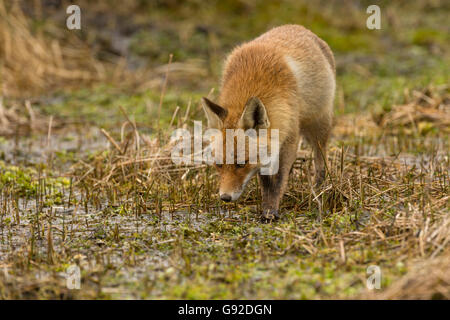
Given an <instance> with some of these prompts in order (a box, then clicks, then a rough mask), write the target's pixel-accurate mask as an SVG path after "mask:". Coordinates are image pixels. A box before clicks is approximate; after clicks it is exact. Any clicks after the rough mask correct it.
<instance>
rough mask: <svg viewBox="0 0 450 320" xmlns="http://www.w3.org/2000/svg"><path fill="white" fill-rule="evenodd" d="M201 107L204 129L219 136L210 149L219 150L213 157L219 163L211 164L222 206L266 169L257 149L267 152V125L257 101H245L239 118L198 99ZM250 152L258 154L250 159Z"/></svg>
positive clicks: (258, 100) (265, 114) (253, 98)
mask: <svg viewBox="0 0 450 320" xmlns="http://www.w3.org/2000/svg"><path fill="white" fill-rule="evenodd" d="M202 106H203V110H204V111H205V114H206V118H207V120H208V127H209V128H212V129H217V130H219V131H220V132H221V133H222V134H221V139H219V140H217V141H216V143H218V144H219V145H217V144H216V147H214V148H213V149H214V150H215V152H217V150H218V148H217V147H220V150H221V151H222V154H220V155H219V156H218V157H217V155H216V160H217V159H219V161H215V163H214V164H215V166H216V168H217V170H218V173H219V175H220V185H219V195H220V199H222V200H223V201H226V202H229V201H236V200H238V199H239V197H240V196H241V194H242V192H243V191H244V190H245V187H246V185H247V183H248V182H249V181H250V179H251V178H252V177H253V176H254V175H255V174H256V173H257V172H258V171H259V170H260V169H261V168H262V167H263V166H265V165H267V161H265V163H264V159H262V157H261V156H260V154H259V150H260V148H259V147H261V146H262V147H266V150H267V147H268V145H269V144H268V143H267V139H268V138H269V137H270V130H268V129H269V127H270V122H269V118H268V116H267V111H266V107H265V106H264V104H263V103H262V102H261V100H260V99H259V98H257V97H252V98H250V99H249V100H248V101H247V103H246V104H245V106H244V109H243V112H242V113H241V114H232V112H230V110H227V109H226V108H224V107H222V106H219V105H218V104H215V103H214V102H212V101H210V100H208V99H207V98H203V99H202ZM230 129H232V130H230ZM249 129H254V130H249ZM261 129H265V130H261ZM261 132H264V134H266V136H265V137H264V138H265V139H262V137H261V135H262V134H261ZM249 133H250V134H249ZM240 139H241V140H240ZM239 141H240V142H241V144H240V146H239V143H238V142H239ZM220 144H221V145H220ZM263 144H265V146H263ZM242 145H243V146H242ZM255 150H257V151H255ZM251 151H255V152H257V153H258V154H257V155H256V156H254V155H255V153H254V152H253V153H252V152H251ZM220 160H222V161H220Z"/></svg>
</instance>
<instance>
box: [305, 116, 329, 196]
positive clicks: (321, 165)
mask: <svg viewBox="0 0 450 320" xmlns="http://www.w3.org/2000/svg"><path fill="white" fill-rule="evenodd" d="M331 127H332V124H331V119H328V118H327V119H322V120H321V121H318V122H316V123H315V124H314V125H312V126H308V127H306V128H304V130H303V134H304V135H305V137H306V140H307V141H308V143H309V144H310V145H311V147H312V149H313V153H314V171H315V174H314V184H315V186H316V187H319V186H320V185H322V183H323V182H324V180H325V176H326V161H327V144H328V139H329V136H330V133H331Z"/></svg>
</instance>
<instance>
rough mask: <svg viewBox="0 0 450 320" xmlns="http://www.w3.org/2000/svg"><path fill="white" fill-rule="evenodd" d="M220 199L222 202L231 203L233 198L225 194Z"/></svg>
mask: <svg viewBox="0 0 450 320" xmlns="http://www.w3.org/2000/svg"><path fill="white" fill-rule="evenodd" d="M220 199H221V200H222V201H225V202H230V201H231V196H230V195H229V194H227V193H224V194H221V195H220Z"/></svg>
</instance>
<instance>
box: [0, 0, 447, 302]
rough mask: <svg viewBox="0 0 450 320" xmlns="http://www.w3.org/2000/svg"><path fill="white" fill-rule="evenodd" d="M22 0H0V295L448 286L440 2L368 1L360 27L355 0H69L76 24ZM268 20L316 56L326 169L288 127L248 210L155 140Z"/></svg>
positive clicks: (339, 292) (266, 293)
mask: <svg viewBox="0 0 450 320" xmlns="http://www.w3.org/2000/svg"><path fill="white" fill-rule="evenodd" d="M30 3H31V2H28V1H18V2H13V3H11V2H9V1H3V0H0V58H1V60H0V77H1V78H0V79H1V84H2V87H1V88H2V91H1V99H0V298H2V299H11V298H24V299H30V298H33V299H35V298H38V299H60V298H62V299H71V298H75V299H91V298H93V299H114V298H137V299H166V298H171V299H174V298H175V299H179V298H184V299H222V298H223V299H244V298H247V299H342V298H393V299H395V298H397V299H402V298H416V299H448V298H449V297H450V274H449V272H448V270H449V268H450V251H449V250H450V249H449V240H450V216H449V211H450V210H449V207H450V172H449V171H450V170H449V168H450V158H449V156H450V152H449V150H450V139H449V133H450V82H449V77H448V75H449V74H450V67H449V63H448V62H449V61H450V54H449V44H450V42H449V40H450V39H449V34H450V33H449V29H448V27H447V25H448V23H447V22H448V21H447V20H448V15H449V12H450V7H449V5H448V3H447V2H445V1H415V2H414V3H411V2H410V1H404V2H403V1H398V2H395V3H391V2H387V1H386V2H380V3H379V5H380V7H381V15H382V29H381V30H368V29H367V28H366V19H367V16H368V15H367V14H366V8H367V6H368V5H369V4H372V3H366V2H365V1H360V2H353V1H342V2H337V1H336V2H330V1H323V2H322V1H318V2H314V3H313V4H311V3H309V4H308V3H307V2H306V1H305V2H303V1H297V0H295V1H294V0H292V1H270V2H259V3H258V4H254V3H253V2H249V1H239V0H232V1H208V4H206V3H203V1H202V2H199V1H194V0H192V1H177V0H173V1H167V2H164V3H162V2H161V3H158V4H157V2H155V4H146V3H144V2H141V1H129V6H128V7H127V8H122V7H120V6H117V3H116V1H105V2H100V3H96V4H92V3H90V2H88V1H79V5H80V7H81V10H82V29H81V30H79V31H71V30H67V28H66V24H65V19H66V17H67V15H66V13H65V8H66V6H67V5H68V4H66V3H65V2H64V1H54V2H52V1H42V2H41V1H34V2H33V5H30ZM119 7H120V8H119ZM285 23H298V24H303V25H304V26H306V27H307V28H309V29H311V30H312V31H314V32H315V33H316V34H318V35H319V36H320V37H321V38H323V39H324V40H325V41H327V42H328V44H329V45H330V47H331V48H332V50H333V51H334V53H335V56H336V61H337V84H338V88H337V93H336V103H335V108H336V112H335V114H336V118H335V127H334V131H333V138H332V139H331V143H330V145H329V152H328V154H329V158H328V168H327V180H326V183H325V185H324V186H323V187H322V188H321V189H319V190H318V189H314V188H312V186H311V172H312V161H311V149H310V148H309V146H308V145H307V144H305V143H302V145H301V146H300V148H299V151H298V159H297V161H296V163H295V165H294V169H293V171H292V173H291V178H290V182H289V190H288V191H287V193H286V194H285V196H284V198H283V201H282V206H281V210H282V212H283V213H284V214H283V218H282V219H280V220H279V221H276V222H273V223H270V224H262V223H261V222H260V220H259V217H258V211H259V209H260V199H259V194H258V192H256V191H257V189H258V186H257V181H256V179H254V181H252V182H251V183H250V185H249V187H248V188H247V192H246V193H245V194H244V195H243V197H242V199H241V200H240V201H239V203H237V204H232V205H225V204H223V203H221V202H220V201H219V199H218V196H217V181H216V178H217V177H216V173H215V170H214V168H209V167H207V166H204V165H196V166H194V165H192V166H176V165H174V164H173V163H172V161H171V159H170V149H171V145H170V142H169V141H170V134H171V133H172V131H173V130H174V129H176V128H180V127H186V128H191V127H192V121H193V120H204V118H203V113H202V110H201V108H200V106H199V98H200V97H201V96H204V95H208V93H209V94H210V96H211V97H213V98H214V97H215V96H216V94H217V87H218V80H219V77H220V67H221V61H222V59H223V58H224V57H225V55H226V53H227V52H228V51H229V50H231V49H232V48H233V46H235V45H236V44H238V43H240V42H242V41H245V40H248V39H251V38H253V37H255V36H257V35H258V34H260V33H262V32H264V31H265V30H267V29H268V28H270V27H273V26H276V25H280V24H285ZM213 88H216V90H215V91H214V90H212V89H213ZM72 265H77V266H78V267H79V268H80V270H81V288H80V289H79V290H71V289H69V288H68V287H67V283H66V276H67V273H66V271H67V268H68V267H69V266H72ZM369 266H378V267H379V268H380V270H381V275H382V277H381V288H380V289H379V290H372V291H370V290H368V289H367V286H366V281H367V278H368V276H369V274H368V273H367V268H368V267H369Z"/></svg>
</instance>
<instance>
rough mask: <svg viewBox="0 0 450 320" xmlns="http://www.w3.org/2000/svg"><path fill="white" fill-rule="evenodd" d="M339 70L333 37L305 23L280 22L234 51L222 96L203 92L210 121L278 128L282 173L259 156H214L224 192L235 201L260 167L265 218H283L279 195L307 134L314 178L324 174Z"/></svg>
mask: <svg viewBox="0 0 450 320" xmlns="http://www.w3.org/2000/svg"><path fill="white" fill-rule="evenodd" d="M335 77H336V71H335V62H334V57H333V53H332V52H331V50H330V48H329V47H328V45H327V44H326V43H325V42H324V41H323V40H322V39H320V38H319V37H317V36H316V35H315V34H314V33H312V32H311V31H309V30H308V29H306V28H304V27H302V26H300V25H284V26H280V27H276V28H274V29H272V30H270V31H268V32H266V33H264V34H262V35H261V36H259V37H258V38H256V39H254V40H252V41H250V42H247V43H244V44H242V45H240V46H238V47H237V48H235V49H234V50H233V51H232V52H231V54H230V55H229V56H228V58H227V59H226V61H225V65H224V70H223V77H222V83H221V89H220V97H219V100H218V102H217V103H214V102H212V101H210V100H209V99H207V98H202V106H203V109H204V111H205V114H206V117H207V120H208V127H209V128H215V129H219V130H221V131H222V132H223V137H226V134H225V130H226V129H243V130H247V129H261V128H263V129H269V131H270V130H271V129H278V134H279V154H278V157H277V160H275V161H278V163H277V166H278V168H279V169H278V172H277V173H276V174H273V175H262V174H261V172H260V170H261V166H262V165H261V164H260V163H256V164H251V163H249V162H248V161H246V162H245V163H243V164H237V163H236V164H226V163H225V162H224V163H225V164H223V165H221V164H216V167H217V170H218V172H219V175H220V189H219V194H220V198H221V200H223V201H227V202H228V201H236V200H237V199H238V198H239V197H240V195H241V194H242V192H243V190H244V188H245V186H246V184H247V183H248V181H249V180H250V179H251V178H252V177H253V176H254V175H255V174H257V173H258V179H259V182H260V186H261V196H262V209H263V211H262V218H263V219H269V220H272V219H276V218H279V216H280V215H279V205H280V200H281V198H282V196H283V194H284V191H285V189H286V186H287V182H288V177H289V173H290V170H291V168H292V165H293V163H294V161H295V159H296V154H297V148H298V144H299V141H300V138H301V137H302V136H303V137H305V138H306V140H307V141H308V143H309V144H310V145H311V146H312V148H313V152H314V167H315V184H316V185H320V184H321V183H322V182H323V180H324V178H325V161H326V147H327V142H328V138H329V136H330V132H331V129H332V119H333V103H334V94H335V87H336V83H335ZM257 132H258V131H257ZM257 138H258V137H257ZM224 140H225V138H224ZM224 146H225V148H226V144H225V141H224ZM223 153H224V154H227V153H228V150H226V149H225V151H224V152H223ZM246 157H247V156H246ZM246 160H248V159H247V158H246Z"/></svg>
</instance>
